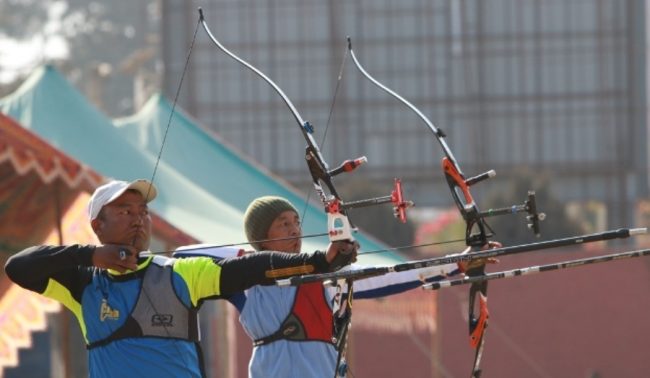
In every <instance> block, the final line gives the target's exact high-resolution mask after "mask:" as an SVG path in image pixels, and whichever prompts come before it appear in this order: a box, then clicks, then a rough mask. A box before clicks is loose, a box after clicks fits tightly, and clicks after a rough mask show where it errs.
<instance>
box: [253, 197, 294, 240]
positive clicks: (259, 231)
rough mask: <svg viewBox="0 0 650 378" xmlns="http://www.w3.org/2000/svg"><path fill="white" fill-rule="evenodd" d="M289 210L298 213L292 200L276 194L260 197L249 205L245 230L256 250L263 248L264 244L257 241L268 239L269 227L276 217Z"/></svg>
mask: <svg viewBox="0 0 650 378" xmlns="http://www.w3.org/2000/svg"><path fill="white" fill-rule="evenodd" d="M287 210H291V211H293V212H294V213H296V214H298V210H296V208H295V207H293V205H292V204H291V202H289V201H287V200H286V199H284V198H282V197H276V196H264V197H259V198H257V199H255V200H254V201H253V202H251V204H250V205H248V209H246V214H244V230H245V231H246V238H247V239H248V242H249V243H250V245H251V246H253V248H255V250H256V251H259V250H261V249H262V246H261V245H260V243H255V241H258V240H264V239H267V235H268V232H269V228H271V224H272V223H273V221H274V220H275V218H277V217H278V216H279V215H280V214H282V213H283V212H285V211H287Z"/></svg>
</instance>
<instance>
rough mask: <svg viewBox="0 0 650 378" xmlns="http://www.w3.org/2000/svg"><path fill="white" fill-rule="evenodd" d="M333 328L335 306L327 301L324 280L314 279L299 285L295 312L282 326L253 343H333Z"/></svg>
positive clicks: (257, 344)
mask: <svg viewBox="0 0 650 378" xmlns="http://www.w3.org/2000/svg"><path fill="white" fill-rule="evenodd" d="M333 331H334V321H333V315H332V309H331V308H330V306H329V304H328V303H327V298H326V296H325V289H324V288H323V284H322V283H320V282H312V283H308V284H304V285H300V286H298V288H297V289H296V296H295V298H294V302H293V306H292V307H291V312H290V313H289V315H288V316H287V317H286V318H285V319H284V321H283V322H282V325H281V326H280V329H278V330H277V331H275V332H274V333H273V334H271V335H269V336H266V337H263V338H261V339H257V340H255V342H254V343H253V345H255V346H259V345H264V344H268V343H271V342H274V341H277V340H290V341H322V342H326V343H330V344H332V343H333V336H334V335H333Z"/></svg>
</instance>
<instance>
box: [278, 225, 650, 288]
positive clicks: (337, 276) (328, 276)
mask: <svg viewBox="0 0 650 378" xmlns="http://www.w3.org/2000/svg"><path fill="white" fill-rule="evenodd" d="M646 232H647V228H620V229H618V230H610V231H604V232H598V233H594V234H587V235H580V236H573V237H569V238H563V239H553V240H547V241H542V242H537V243H530V244H522V245H515V246H511V247H503V248H495V249H489V250H485V251H477V252H471V253H466V254H453V255H447V256H442V257H436V258H431V259H424V260H417V261H411V262H405V263H401V264H397V265H393V266H373V267H368V268H362V269H355V270H343V271H338V272H332V273H324V274H309V275H303V276H296V277H291V278H288V279H284V280H278V281H277V285H278V286H290V285H291V286H298V285H302V284H305V283H310V282H318V281H334V280H341V279H346V280H359V279H364V278H368V277H372V276H378V275H382V274H386V273H390V272H403V271H406V270H411V269H419V268H426V267H430V266H437V265H444V264H453V263H458V262H461V261H472V260H477V259H485V258H490V257H498V256H505V255H513V254H517V253H523V252H531V251H537V250H543V249H549V248H558V247H565V246H571V245H579V244H585V243H592V242H596V241H603V240H611V239H624V238H628V237H630V236H635V235H642V234H645V233H646Z"/></svg>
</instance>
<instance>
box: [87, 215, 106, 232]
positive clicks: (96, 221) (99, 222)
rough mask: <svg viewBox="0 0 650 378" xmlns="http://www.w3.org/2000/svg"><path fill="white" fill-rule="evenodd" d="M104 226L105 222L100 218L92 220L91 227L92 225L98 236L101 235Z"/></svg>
mask: <svg viewBox="0 0 650 378" xmlns="http://www.w3.org/2000/svg"><path fill="white" fill-rule="evenodd" d="M102 226H104V222H102V220H101V219H99V218H95V219H93V220H91V221H90V227H92V229H93V231H94V232H95V235H97V236H100V235H101V230H102Z"/></svg>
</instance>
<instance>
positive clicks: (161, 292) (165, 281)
mask: <svg viewBox="0 0 650 378" xmlns="http://www.w3.org/2000/svg"><path fill="white" fill-rule="evenodd" d="M173 263H174V259H167V258H163V257H154V258H153V261H152V262H151V263H150V264H149V266H148V267H147V268H146V272H145V274H144V277H143V278H142V287H141V288H140V293H139V295H138V300H137V302H136V303H135V306H133V310H132V311H131V313H130V314H129V315H128V317H127V319H126V322H125V323H124V324H123V325H122V326H121V327H120V328H118V329H117V330H116V331H115V332H113V333H112V334H111V335H109V336H108V337H106V338H104V339H102V340H98V341H95V342H92V343H90V344H88V345H87V346H86V348H87V349H92V348H95V347H98V346H103V345H106V344H108V343H111V342H113V341H115V340H120V339H125V338H135V337H163V338H172V339H181V340H187V341H191V342H196V343H198V342H199V341H200V339H201V337H200V333H199V328H198V308H188V307H186V306H185V305H184V304H183V302H181V300H180V299H179V298H178V296H177V295H176V291H175V290H174V287H173V285H172V275H173V269H172V265H173Z"/></svg>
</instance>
